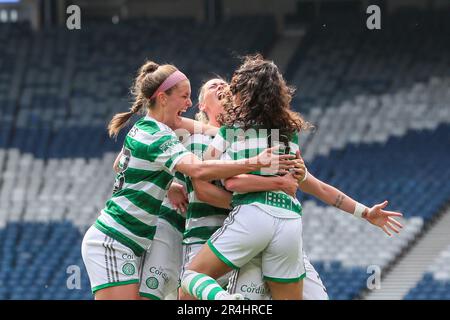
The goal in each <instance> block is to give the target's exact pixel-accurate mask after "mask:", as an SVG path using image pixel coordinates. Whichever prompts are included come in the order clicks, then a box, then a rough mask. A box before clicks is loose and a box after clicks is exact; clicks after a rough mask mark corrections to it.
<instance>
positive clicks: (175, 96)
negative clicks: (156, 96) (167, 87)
mask: <svg viewBox="0 0 450 320" xmlns="http://www.w3.org/2000/svg"><path fill="white" fill-rule="evenodd" d="M163 101H164V102H163V107H164V119H163V122H164V123H165V124H166V125H168V126H169V127H171V128H172V129H176V128H177V124H179V123H180V122H181V114H182V113H184V112H186V110H187V109H188V108H189V107H190V106H192V101H191V84H190V82H189V80H183V81H181V82H180V83H178V84H177V85H176V86H175V87H174V88H173V89H172V90H171V93H170V94H164V99H163Z"/></svg>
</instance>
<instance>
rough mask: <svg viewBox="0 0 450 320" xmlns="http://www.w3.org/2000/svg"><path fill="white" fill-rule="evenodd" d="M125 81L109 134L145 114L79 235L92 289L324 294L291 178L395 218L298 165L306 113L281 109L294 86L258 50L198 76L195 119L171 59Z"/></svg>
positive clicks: (383, 220)
mask: <svg viewBox="0 0 450 320" xmlns="http://www.w3.org/2000/svg"><path fill="white" fill-rule="evenodd" d="M131 92H132V94H133V96H134V102H133V104H132V106H131V108H130V110H129V111H128V112H124V113H119V114H116V115H115V116H114V117H113V119H112V120H111V122H110V123H109V126H108V130H109V134H110V135H111V136H113V137H114V136H115V137H117V134H118V132H119V131H120V130H121V129H122V128H123V127H124V126H125V125H126V124H127V123H128V122H129V120H130V118H131V117H132V116H133V115H134V114H138V113H141V114H143V117H141V118H140V119H139V120H138V121H137V122H136V123H135V124H134V126H133V127H132V128H131V129H130V130H129V132H128V134H127V135H126V137H125V140H124V143H123V147H122V150H121V152H120V153H119V155H118V156H117V159H116V161H115V162H114V165H113V167H114V170H115V171H116V179H115V184H114V188H113V192H112V196H111V198H110V199H109V200H108V201H107V202H106V205H105V207H104V209H103V210H102V211H101V213H100V215H99V217H98V219H97V220H96V221H95V223H94V225H93V226H91V227H90V228H89V229H88V231H87V232H86V234H85V236H84V239H83V243H82V256H83V261H84V263H85V266H86V269H87V272H88V275H89V279H90V283H91V287H92V292H93V294H94V295H95V299H98V300H109V299H134V300H138V299H139V300H140V299H152V300H160V299H173V298H178V299H182V300H191V299H200V300H242V299H250V300H268V299H274V300H275V299H277V300H279V299H289V300H301V299H305V300H313V299H317V300H326V299H328V295H327V292H326V289H325V287H324V285H323V283H322V281H321V279H320V277H319V275H318V274H317V272H316V270H315V269H314V267H313V266H312V264H311V263H310V261H309V259H308V257H307V256H306V255H305V253H304V252H303V240H302V214H303V212H302V206H301V204H300V202H299V201H298V200H297V198H296V193H297V191H298V190H300V191H301V192H304V193H308V194H310V195H312V196H314V197H316V198H317V199H320V200H321V201H323V202H325V203H327V204H329V205H333V206H335V207H337V208H339V209H341V210H342V211H345V212H347V213H350V214H352V215H354V216H355V217H358V218H361V219H365V220H367V221H368V222H370V223H371V224H373V225H375V226H378V227H380V228H381V229H382V230H383V231H384V232H385V233H387V234H388V235H389V236H390V235H391V232H392V231H393V232H396V233H398V232H399V229H400V228H402V225H401V223H400V222H398V221H397V220H396V219H395V217H399V216H401V215H402V214H401V213H398V212H393V211H387V210H384V208H385V207H386V206H387V201H384V202H383V203H379V204H376V205H374V206H372V207H367V206H365V205H363V204H361V203H359V202H357V201H355V200H353V199H352V198H350V197H349V196H347V195H345V194H344V193H343V192H341V191H340V190H338V189H336V188H335V187H333V186H330V185H328V184H326V183H324V182H322V181H320V180H319V179H317V178H316V177H314V176H313V175H312V173H310V172H308V170H307V169H306V167H305V164H304V162H303V160H302V158H301V155H300V147H299V133H300V132H301V131H302V130H308V129H309V128H310V127H311V126H312V125H311V124H309V123H308V122H306V121H305V120H304V119H303V118H302V117H301V115H300V114H298V113H296V112H294V111H293V110H291V106H290V102H291V99H292V95H293V93H294V90H293V88H291V87H289V86H288V85H287V84H286V82H285V80H284V78H283V76H282V74H281V73H280V71H279V69H278V67H277V66H276V65H275V64H274V63H273V62H272V61H268V60H265V59H264V58H263V57H262V56H261V55H259V54H256V55H250V56H246V57H245V58H244V59H243V61H242V64H241V65H240V66H239V67H238V68H237V69H236V70H235V71H234V73H233V76H232V79H231V81H230V83H227V82H226V81H224V80H223V79H220V78H214V79H210V80H209V81H207V82H206V83H205V84H204V85H203V86H202V87H201V90H200V94H199V103H198V107H199V113H198V114H197V120H192V119H188V118H184V117H182V116H181V114H182V113H183V112H185V111H186V110H187V109H188V108H189V107H191V106H192V102H191V98H190V97H191V87H190V83H189V80H188V78H187V77H186V75H184V74H183V73H182V72H181V71H180V70H178V69H177V68H176V67H175V66H173V65H171V64H164V65H159V64H157V63H155V62H152V61H147V62H146V63H145V64H144V65H142V66H141V67H140V69H139V71H138V74H137V77H136V79H135V80H134V84H133V87H132V91H131ZM343 232H345V230H343Z"/></svg>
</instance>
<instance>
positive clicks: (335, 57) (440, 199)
mask: <svg viewBox="0 0 450 320" xmlns="http://www.w3.org/2000/svg"><path fill="white" fill-rule="evenodd" d="M311 2H312V3H314V1H311ZM350 2H351V1H350ZM293 3H294V5H293V8H294V11H293V12H291V13H290V14H286V13H283V12H282V13H280V14H278V15H269V14H268V13H259V14H254V13H253V12H252V14H251V15H249V14H244V13H242V12H239V14H236V15H232V14H230V15H229V16H227V14H226V10H225V9H226V8H225V7H226V6H225V5H224V8H225V9H223V11H224V12H223V13H222V16H221V19H217V21H215V22H214V23H211V21H210V20H208V19H205V20H201V19H200V20H199V19H198V17H195V16H191V17H190V16H182V17H178V16H177V17H170V16H164V15H161V16H160V17H134V16H132V15H130V17H124V18H122V19H121V20H120V22H118V23H112V21H111V19H110V18H105V17H104V16H99V17H95V14H91V15H90V16H89V18H86V19H84V20H83V28H82V29H81V30H78V31H69V30H67V29H66V28H65V27H64V26H63V25H57V24H49V25H48V26H45V27H44V28H42V29H41V30H34V25H33V22H29V21H22V20H21V19H19V21H14V22H6V23H0V43H1V45H0V299H64V300H65V299H92V294H91V292H90V286H89V281H88V278H87V274H86V271H85V269H84V265H83V262H82V259H81V252H80V246H81V240H82V237H83V235H84V232H85V230H86V228H87V227H88V226H90V225H91V224H92V222H93V221H94V220H95V219H96V217H97V215H98V214H99V211H100V209H101V208H103V206H104V202H105V200H106V199H107V198H108V196H109V194H110V193H111V191H112V187H113V179H114V173H113V171H112V163H113V161H114V159H115V156H116V154H117V152H118V151H119V150H120V148H121V144H122V141H123V135H120V136H119V137H118V138H117V141H114V140H112V139H110V138H108V136H107V132H106V125H107V123H108V121H109V120H110V118H111V116H112V115H113V114H114V113H115V112H118V111H122V110H125V109H126V108H128V107H129V105H130V103H129V101H130V95H129V88H130V85H131V81H132V78H133V76H134V73H135V71H136V69H137V67H138V66H139V65H140V64H142V62H143V61H144V60H145V59H147V58H149V59H152V60H155V61H160V62H170V63H174V64H175V65H177V66H178V67H179V68H180V69H181V70H183V72H185V73H186V74H187V76H188V77H189V78H190V80H191V83H192V87H193V90H192V92H193V97H195V95H196V92H197V90H198V88H199V87H200V85H201V83H202V81H204V80H206V79H208V78H209V77H211V76H212V75H214V74H217V75H221V76H224V77H227V78H229V77H230V76H231V74H232V71H233V69H234V68H235V67H236V65H237V64H238V63H239V60H238V57H239V56H241V55H244V54H246V53H254V52H262V53H263V54H265V55H270V53H271V52H276V50H274V49H275V48H276V46H277V43H278V40H279V39H280V37H281V34H282V33H283V30H280V28H281V27H282V26H280V23H279V21H278V19H279V15H281V14H282V15H284V17H285V23H286V25H285V28H288V27H295V28H301V29H302V38H301V41H299V42H298V46H297V47H296V48H293V54H292V56H290V57H289V61H288V62H287V64H286V66H287V67H286V78H287V80H288V82H289V83H290V84H292V85H293V86H295V87H296V88H297V89H298V92H297V94H296V97H295V99H294V100H293V102H292V105H293V107H294V108H295V109H296V110H297V111H300V112H301V113H302V114H304V115H305V118H306V119H307V120H308V121H310V122H312V123H313V124H314V125H315V127H316V129H315V130H314V131H312V132H309V133H305V134H304V135H303V136H302V137H303V140H302V142H301V145H302V148H303V152H302V154H303V156H304V158H305V161H306V164H307V166H308V168H309V170H310V171H311V172H312V173H313V174H314V175H316V176H317V177H318V178H320V179H321V180H323V181H326V182H329V183H330V184H333V185H335V186H337V187H339V188H340V189H341V190H343V191H345V192H346V193H347V194H348V195H350V196H352V197H353V198H355V199H358V200H359V201H360V202H362V203H365V204H368V205H372V204H375V203H378V202H381V201H383V200H385V199H388V200H389V201H390V205H389V207H388V208H389V209H392V210H397V211H401V212H403V213H404V219H403V221H402V222H403V224H404V226H405V227H404V229H403V230H402V232H401V234H400V235H398V236H394V237H392V238H388V237H387V236H386V235H385V234H384V233H383V232H381V231H380V230H377V229H376V228H374V227H373V226H371V225H369V224H368V223H365V222H364V221H358V220H357V219H353V218H352V217H350V216H347V215H345V214H343V213H341V212H339V210H337V209H336V208H333V207H326V206H324V205H323V204H321V203H318V202H317V201H316V200H314V199H310V198H308V197H304V196H303V195H301V194H300V193H299V194H298V197H299V198H300V199H302V203H303V207H304V208H303V212H304V234H303V237H304V241H305V249H306V251H307V253H308V255H309V256H310V258H311V260H312V263H313V264H314V266H315V267H316V269H317V271H318V272H319V274H320V275H321V277H322V280H323V282H324V284H325V286H326V287H327V289H328V293H329V295H330V298H331V299H362V298H365V297H367V296H368V295H370V293H371V292H370V290H368V288H367V279H368V278H369V276H370V275H371V273H370V271H368V270H369V269H370V268H369V269H368V267H371V266H377V267H379V268H380V270H381V279H382V281H381V286H383V279H388V278H389V273H390V272H394V271H395V266H396V265H397V264H399V262H401V259H402V257H404V256H405V254H407V253H408V252H412V250H413V249H414V247H415V246H416V245H417V244H418V242H420V239H422V238H423V237H425V236H426V235H427V232H428V231H429V230H430V228H431V227H432V226H433V225H435V224H436V223H439V221H441V220H440V219H441V217H443V216H447V215H449V214H450V212H449V211H448V209H447V208H448V205H449V203H450V184H449V183H448V181H449V180H450V166H449V163H450V42H449V41H448V39H449V36H450V21H449V20H448V19H446V18H448V16H449V14H450V8H449V7H448V6H447V7H445V8H444V9H443V10H444V11H443V10H440V11H438V9H437V8H433V9H432V10H431V9H427V10H425V9H423V8H417V9H411V8H407V9H403V8H393V9H392V10H390V11H392V12H389V14H388V15H387V16H386V17H384V18H383V29H382V30H377V31H376V32H372V31H369V30H367V29H366V28H365V25H364V22H361V23H360V21H363V19H360V20H351V19H350V20H349V19H348V14H345V13H342V14H336V15H331V14H330V13H327V11H326V10H323V14H318V15H314V16H308V19H306V18H305V17H304V14H303V11H302V8H303V9H305V10H306V11H307V12H310V11H311V10H309V9H308V8H309V7H308V6H304V5H302V4H301V3H302V1H299V2H298V3H299V4H298V6H297V7H295V3H297V2H296V1H293ZM354 3H357V4H358V6H357V8H359V6H360V3H359V1H354ZM296 8H297V9H298V10H299V11H298V12H295V10H296ZM0 9H1V8H0ZM386 11H387V9H386ZM311 12H316V11H315V10H312V11H311ZM317 12H319V13H320V10H319V11H317ZM358 12H359V11H358ZM358 14H359V15H358V17H360V18H361V17H362V16H363V15H361V12H359V13H358ZM92 15H94V17H93V16H92ZM116 22H117V21H116ZM272 58H273V59H275V63H276V62H277V61H276V57H272ZM194 112H195V110H194V108H191V110H190V111H189V113H188V115H189V116H192V115H193V113H194ZM434 240H435V239H434V238H431V239H430V241H431V243H433V241H434ZM442 241H443V243H447V245H446V246H445V247H446V249H442V250H439V252H440V253H438V254H436V256H434V257H433V258H432V259H431V260H430V261H429V265H428V266H427V267H426V268H425V270H423V271H422V270H419V273H420V275H421V276H420V277H419V279H417V281H416V280H414V279H413V280H410V282H411V283H409V284H408V285H409V287H408V288H410V290H407V291H406V292H405V293H404V294H403V293H402V294H401V296H400V297H399V298H400V299H450V269H449V268H448V266H449V262H450V261H449V259H450V254H449V252H450V249H449V248H450V247H448V246H449V245H450V234H447V236H445V235H444V236H443V240H442ZM74 266H75V267H78V268H80V269H79V271H80V276H81V278H80V282H79V284H77V285H76V286H75V287H71V286H70V283H72V282H71V281H72V280H73V279H71V278H70V276H71V275H72V274H73V269H72V267H74ZM370 270H371V269H370ZM422 272H424V273H423V274H422ZM69 282H70V283H69Z"/></svg>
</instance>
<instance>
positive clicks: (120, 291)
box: [95, 283, 141, 300]
mask: <svg viewBox="0 0 450 320" xmlns="http://www.w3.org/2000/svg"><path fill="white" fill-rule="evenodd" d="M95 300H141V297H140V296H139V283H132V284H126V285H123V286H116V287H109V288H105V289H101V290H98V291H97V292H96V293H95Z"/></svg>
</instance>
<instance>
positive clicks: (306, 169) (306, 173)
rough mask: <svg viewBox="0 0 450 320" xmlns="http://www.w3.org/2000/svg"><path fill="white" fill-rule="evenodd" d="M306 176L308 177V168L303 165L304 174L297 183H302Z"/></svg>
mask: <svg viewBox="0 0 450 320" xmlns="http://www.w3.org/2000/svg"><path fill="white" fill-rule="evenodd" d="M306 178H308V168H306V167H305V176H304V177H303V179H302V180H301V181H299V183H302V182H303V181H305V180H306Z"/></svg>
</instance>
